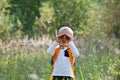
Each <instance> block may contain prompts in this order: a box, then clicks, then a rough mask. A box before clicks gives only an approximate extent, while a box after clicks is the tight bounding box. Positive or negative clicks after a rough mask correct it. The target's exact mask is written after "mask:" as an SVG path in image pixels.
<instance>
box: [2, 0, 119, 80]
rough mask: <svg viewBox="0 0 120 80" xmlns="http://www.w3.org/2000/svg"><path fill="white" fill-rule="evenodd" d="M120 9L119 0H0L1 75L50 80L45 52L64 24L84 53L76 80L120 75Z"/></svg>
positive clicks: (112, 79) (21, 79)
mask: <svg viewBox="0 0 120 80" xmlns="http://www.w3.org/2000/svg"><path fill="white" fill-rule="evenodd" d="M119 10H120V0H1V1H0V55H1V59H0V61H1V63H0V80H31V78H30V77H29V75H28V74H33V73H35V74H37V75H38V76H39V78H41V79H40V80H48V78H49V77H48V76H49V75H50V65H49V59H50V57H49V56H48V55H46V54H45V51H46V49H47V47H48V46H49V45H50V44H51V43H52V41H53V40H54V38H55V36H56V34H57V31H58V29H59V28H60V27H61V26H69V27H71V28H72V29H73V31H74V36H75V44H76V45H77V47H78V49H79V51H80V53H81V56H80V57H79V58H78V59H77V64H76V68H77V69H78V71H76V75H77V80H120V11H119ZM21 53H22V54H21ZM41 54H42V55H41ZM31 55H32V56H31ZM41 56H42V57H41ZM42 58H44V60H45V61H44V60H42ZM44 66H45V67H44ZM21 70H23V72H22V71H21ZM17 73H18V74H17ZM37 79H38V78H37Z"/></svg>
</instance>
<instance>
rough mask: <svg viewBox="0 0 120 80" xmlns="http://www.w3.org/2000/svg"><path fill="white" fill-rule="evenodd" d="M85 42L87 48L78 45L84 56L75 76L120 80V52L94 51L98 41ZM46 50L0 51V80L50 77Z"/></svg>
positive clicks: (81, 79) (86, 79) (78, 60)
mask: <svg viewBox="0 0 120 80" xmlns="http://www.w3.org/2000/svg"><path fill="white" fill-rule="evenodd" d="M78 44H80V43H78ZM86 44H88V46H87V47H86V49H85V50H84V51H82V47H81V46H79V45H77V47H78V49H79V50H80V49H81V50H80V53H81V56H79V57H78V58H76V64H75V75H76V79H77V80H120V77H119V75H120V55H119V54H115V52H114V53H113V51H109V50H108V51H107V50H106V48H105V49H102V50H99V51H98V50H96V51H95V50H94V49H95V47H96V44H95V45H92V44H93V43H90V42H89V43H86ZM97 48H98V46H97ZM43 49H44V50H45V48H43ZM44 50H43V51H44ZM105 50H106V51H105ZM43 51H40V52H38V51H34V52H29V53H27V52H19V53H17V54H16V55H13V54H11V52H8V53H6V54H2V53H1V56H0V80H49V76H50V74H51V65H50V58H51V57H50V56H49V55H47V54H46V53H44V52H43Z"/></svg>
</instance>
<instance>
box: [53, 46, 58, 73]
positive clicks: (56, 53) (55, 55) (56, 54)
mask: <svg viewBox="0 0 120 80" xmlns="http://www.w3.org/2000/svg"><path fill="white" fill-rule="evenodd" d="M59 51H60V46H57V47H56V50H55V53H54V55H53V56H52V61H53V64H52V71H53V69H54V63H55V61H56V59H57V56H58V53H59Z"/></svg>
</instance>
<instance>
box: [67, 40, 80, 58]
mask: <svg viewBox="0 0 120 80" xmlns="http://www.w3.org/2000/svg"><path fill="white" fill-rule="evenodd" d="M69 45H70V48H71V50H72V55H73V56H74V57H77V56H79V51H78V49H77V48H76V46H75V44H74V43H73V41H69Z"/></svg>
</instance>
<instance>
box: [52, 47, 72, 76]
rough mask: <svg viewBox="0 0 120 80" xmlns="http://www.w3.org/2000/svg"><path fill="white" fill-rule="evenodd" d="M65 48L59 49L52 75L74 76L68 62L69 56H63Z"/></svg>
mask: <svg viewBox="0 0 120 80" xmlns="http://www.w3.org/2000/svg"><path fill="white" fill-rule="evenodd" d="M66 49H67V48H64V49H60V51H59V54H58V57H57V59H56V61H55V63H54V70H53V73H52V76H70V77H74V75H73V72H72V67H71V63H70V58H69V57H68V56H65V50H66Z"/></svg>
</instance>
